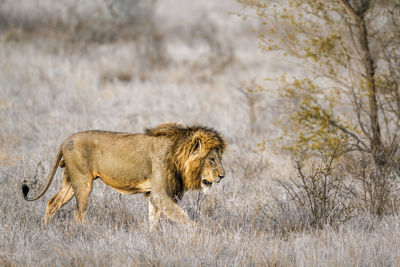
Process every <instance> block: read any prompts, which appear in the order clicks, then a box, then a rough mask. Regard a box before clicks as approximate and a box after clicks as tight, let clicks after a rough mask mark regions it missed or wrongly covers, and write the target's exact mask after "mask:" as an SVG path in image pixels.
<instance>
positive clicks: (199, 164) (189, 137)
mask: <svg viewBox="0 0 400 267" xmlns="http://www.w3.org/2000/svg"><path fill="white" fill-rule="evenodd" d="M146 134H148V135H150V136H165V137H167V138H169V139H171V140H172V143H173V144H172V146H171V149H170V151H169V152H168V158H167V160H168V169H169V172H170V176H171V177H170V179H177V180H178V182H180V183H181V187H182V189H183V190H188V189H202V190H203V191H207V190H208V189H209V188H210V187H211V185H212V184H213V183H215V182H216V183H219V182H220V180H221V179H222V178H223V177H224V176H225V170H224V168H223V166H222V154H223V152H224V150H225V147H226V144H225V141H224V139H223V138H222V136H221V135H220V134H219V133H218V132H216V131H215V130H213V129H210V128H206V127H203V126H190V127H184V126H182V125H180V124H176V123H166V124H161V125H159V126H157V127H155V128H152V129H147V130H146Z"/></svg>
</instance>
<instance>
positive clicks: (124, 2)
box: [0, 0, 290, 166]
mask: <svg viewBox="0 0 400 267" xmlns="http://www.w3.org/2000/svg"><path fill="white" fill-rule="evenodd" d="M238 10H242V6H241V5H239V4H238V3H236V2H235V1H229V0H225V1H184V2H177V1H172V0H166V1H142V0H135V1H133V0H118V1H117V0H91V1H72V0H61V1H50V0H48V1H46V0H21V1H18V2H15V1H7V0H2V1H0V32H1V35H0V69H1V71H0V81H1V82H0V90H1V94H0V120H1V124H2V127H1V129H0V136H1V147H0V161H3V162H6V161H9V162H15V164H17V162H19V161H20V160H22V161H24V162H27V163H28V162H29V164H31V165H32V166H33V165H35V164H33V162H37V161H38V157H43V156H40V155H45V156H44V157H47V156H49V157H50V158H51V157H52V155H53V154H54V151H56V150H55V149H56V148H57V147H58V146H59V144H60V143H61V142H62V140H63V139H65V138H66V137H67V136H69V135H70V134H72V133H74V132H77V131H82V130H88V129H103V130H111V131H127V132H140V131H143V129H144V128H146V127H152V126H155V125H157V124H159V123H163V122H171V121H174V122H179V123H183V124H202V125H207V126H209V127H214V128H216V129H217V130H219V131H221V132H222V134H223V135H224V136H226V138H227V140H228V143H229V144H230V147H231V148H232V149H233V150H235V149H236V150H237V149H242V151H241V153H247V152H249V153H250V154H254V153H253V152H252V150H255V149H257V144H259V143H260V142H261V141H262V140H263V138H266V137H268V138H270V137H272V136H277V133H278V132H277V131H276V130H275V129H274V128H276V127H274V125H273V121H274V120H275V119H276V118H277V117H278V116H279V108H281V105H280V103H279V102H278V101H277V99H276V98H275V97H274V94H273V92H269V93H266V92H260V93H259V92H253V93H249V91H250V90H255V91H257V85H259V84H260V83H261V84H262V82H263V78H264V76H265V74H266V73H268V75H269V77H271V75H276V76H279V75H281V73H282V72H288V71H290V68H289V67H288V65H287V64H286V65H283V64H280V62H279V60H277V59H276V58H273V53H270V54H268V55H266V54H263V53H261V51H260V50H259V49H258V40H257V36H256V35H255V34H254V33H253V32H251V30H252V27H253V26H257V23H260V22H258V21H257V20H253V21H251V20H250V21H249V22H246V23H244V22H243V20H242V18H239V17H238V16H236V15H233V14H232V13H234V12H236V11H238ZM263 150H264V151H265V149H263ZM42 152H45V153H44V154H42ZM266 154H267V153H266ZM31 161H33V162H31ZM45 161H48V160H47V158H46V160H45Z"/></svg>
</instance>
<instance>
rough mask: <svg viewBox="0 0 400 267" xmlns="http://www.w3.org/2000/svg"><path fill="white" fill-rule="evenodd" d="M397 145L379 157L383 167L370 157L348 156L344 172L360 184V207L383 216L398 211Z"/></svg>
mask: <svg viewBox="0 0 400 267" xmlns="http://www.w3.org/2000/svg"><path fill="white" fill-rule="evenodd" d="M398 146H399V143H398V142H394V143H393V144H392V145H390V146H389V148H387V149H385V150H384V151H383V152H382V153H381V154H380V160H379V162H380V164H379V165H378V164H377V160H376V159H373V158H372V156H371V155H368V154H361V153H356V154H355V155H349V156H347V157H346V160H347V161H346V164H345V170H346V171H347V174H348V175H349V176H350V177H351V178H352V179H353V180H354V181H355V182H356V183H357V199H358V201H359V203H360V207H361V208H362V209H365V210H366V211H368V212H371V213H372V214H375V215H378V216H382V215H386V214H395V213H397V212H398V210H399V209H398V204H399V201H400V194H399V192H398V183H399V179H400V174H399V172H398V166H399V162H400V155H399V153H398Z"/></svg>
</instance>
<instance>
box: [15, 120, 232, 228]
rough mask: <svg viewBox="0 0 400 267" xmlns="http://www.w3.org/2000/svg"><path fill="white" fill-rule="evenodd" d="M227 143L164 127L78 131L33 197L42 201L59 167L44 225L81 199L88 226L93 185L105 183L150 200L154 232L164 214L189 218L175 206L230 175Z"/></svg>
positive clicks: (204, 132) (80, 216)
mask: <svg viewBox="0 0 400 267" xmlns="http://www.w3.org/2000/svg"><path fill="white" fill-rule="evenodd" d="M225 146H226V145H225V141H224V139H223V138H222V137H221V135H220V134H219V133H217V132H216V131H214V130H212V129H209V128H206V127H202V126H191V127H184V126H182V125H179V124H175V123H166V124H161V125H159V126H157V127H155V128H153V129H147V130H146V132H145V133H143V134H128V133H116V132H104V131H86V132H79V133H76V134H74V135H72V136H71V137H69V138H67V139H66V140H65V141H64V143H63V144H62V145H61V147H60V149H59V151H58V154H57V157H56V159H55V161H54V163H53V166H52V169H51V172H50V174H49V177H48V179H47V182H46V185H45V186H44V188H43V189H42V191H41V192H40V193H39V194H38V195H37V196H35V197H31V198H29V197H28V196H27V195H28V192H29V187H28V186H27V185H26V184H23V185H22V193H23V195H24V198H25V199H26V200H28V201H34V200H37V199H39V198H40V197H41V196H42V195H43V194H44V193H45V192H46V191H47V189H48V188H49V186H50V184H51V182H52V180H53V177H54V174H55V173H56V170H57V167H58V166H60V167H61V168H64V171H63V175H62V185H61V188H60V190H59V191H58V193H57V194H56V195H55V196H53V197H52V198H51V199H50V200H49V202H48V204H47V209H46V213H45V217H44V222H45V223H48V222H50V220H51V218H52V217H53V216H54V214H55V213H56V211H57V210H58V209H59V208H61V207H62V206H63V205H64V204H65V203H67V202H68V201H70V200H71V199H72V197H73V196H75V197H76V204H77V205H76V210H75V218H76V219H77V221H78V222H83V220H84V218H85V214H86V209H87V204H88V199H89V195H90V192H91V190H92V185H93V180H95V179H97V178H100V179H101V180H103V182H104V183H105V184H107V185H109V186H111V187H112V188H114V189H115V190H117V191H119V192H121V193H126V194H135V193H144V194H145V195H147V196H148V195H149V196H150V198H149V223H150V228H151V229H153V228H154V227H156V226H157V225H158V223H159V219H160V215H161V212H162V213H164V214H165V215H166V216H167V217H168V218H169V219H171V220H173V221H175V222H178V223H185V224H186V223H188V222H189V221H190V219H189V217H188V215H187V214H186V213H185V212H184V211H183V210H182V209H181V208H180V207H179V206H178V205H177V204H176V201H177V200H179V199H180V198H181V197H182V196H183V193H184V191H186V190H188V189H203V190H207V189H208V188H210V187H211V185H212V184H213V183H214V182H217V183H218V182H220V180H221V179H222V178H223V177H224V176H225V171H224V168H223V166H222V163H221V157H222V153H223V152H224V149H225Z"/></svg>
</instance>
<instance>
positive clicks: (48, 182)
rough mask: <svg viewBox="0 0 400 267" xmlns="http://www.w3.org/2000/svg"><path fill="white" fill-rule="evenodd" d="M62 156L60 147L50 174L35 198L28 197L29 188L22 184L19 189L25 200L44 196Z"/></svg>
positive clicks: (33, 198)
mask: <svg viewBox="0 0 400 267" xmlns="http://www.w3.org/2000/svg"><path fill="white" fill-rule="evenodd" d="M62 156H63V154H62V149H61V147H60V149H59V150H58V153H57V157H56V158H55V160H54V163H53V166H52V169H51V172H50V173H49V176H48V178H47V182H46V185H45V186H44V187H43V189H42V191H41V192H40V193H39V194H38V195H37V196H35V197H31V198H30V197H28V192H29V186H28V185H27V184H25V183H24V184H22V186H21V189H22V194H23V195H24V198H25V200H27V201H34V200H37V199H39V198H40V197H41V196H43V195H44V193H46V191H47V189H49V187H50V185H51V182H52V181H53V178H54V175H55V174H56V171H57V167H58V164H59V162H60V160H61V158H62Z"/></svg>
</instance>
